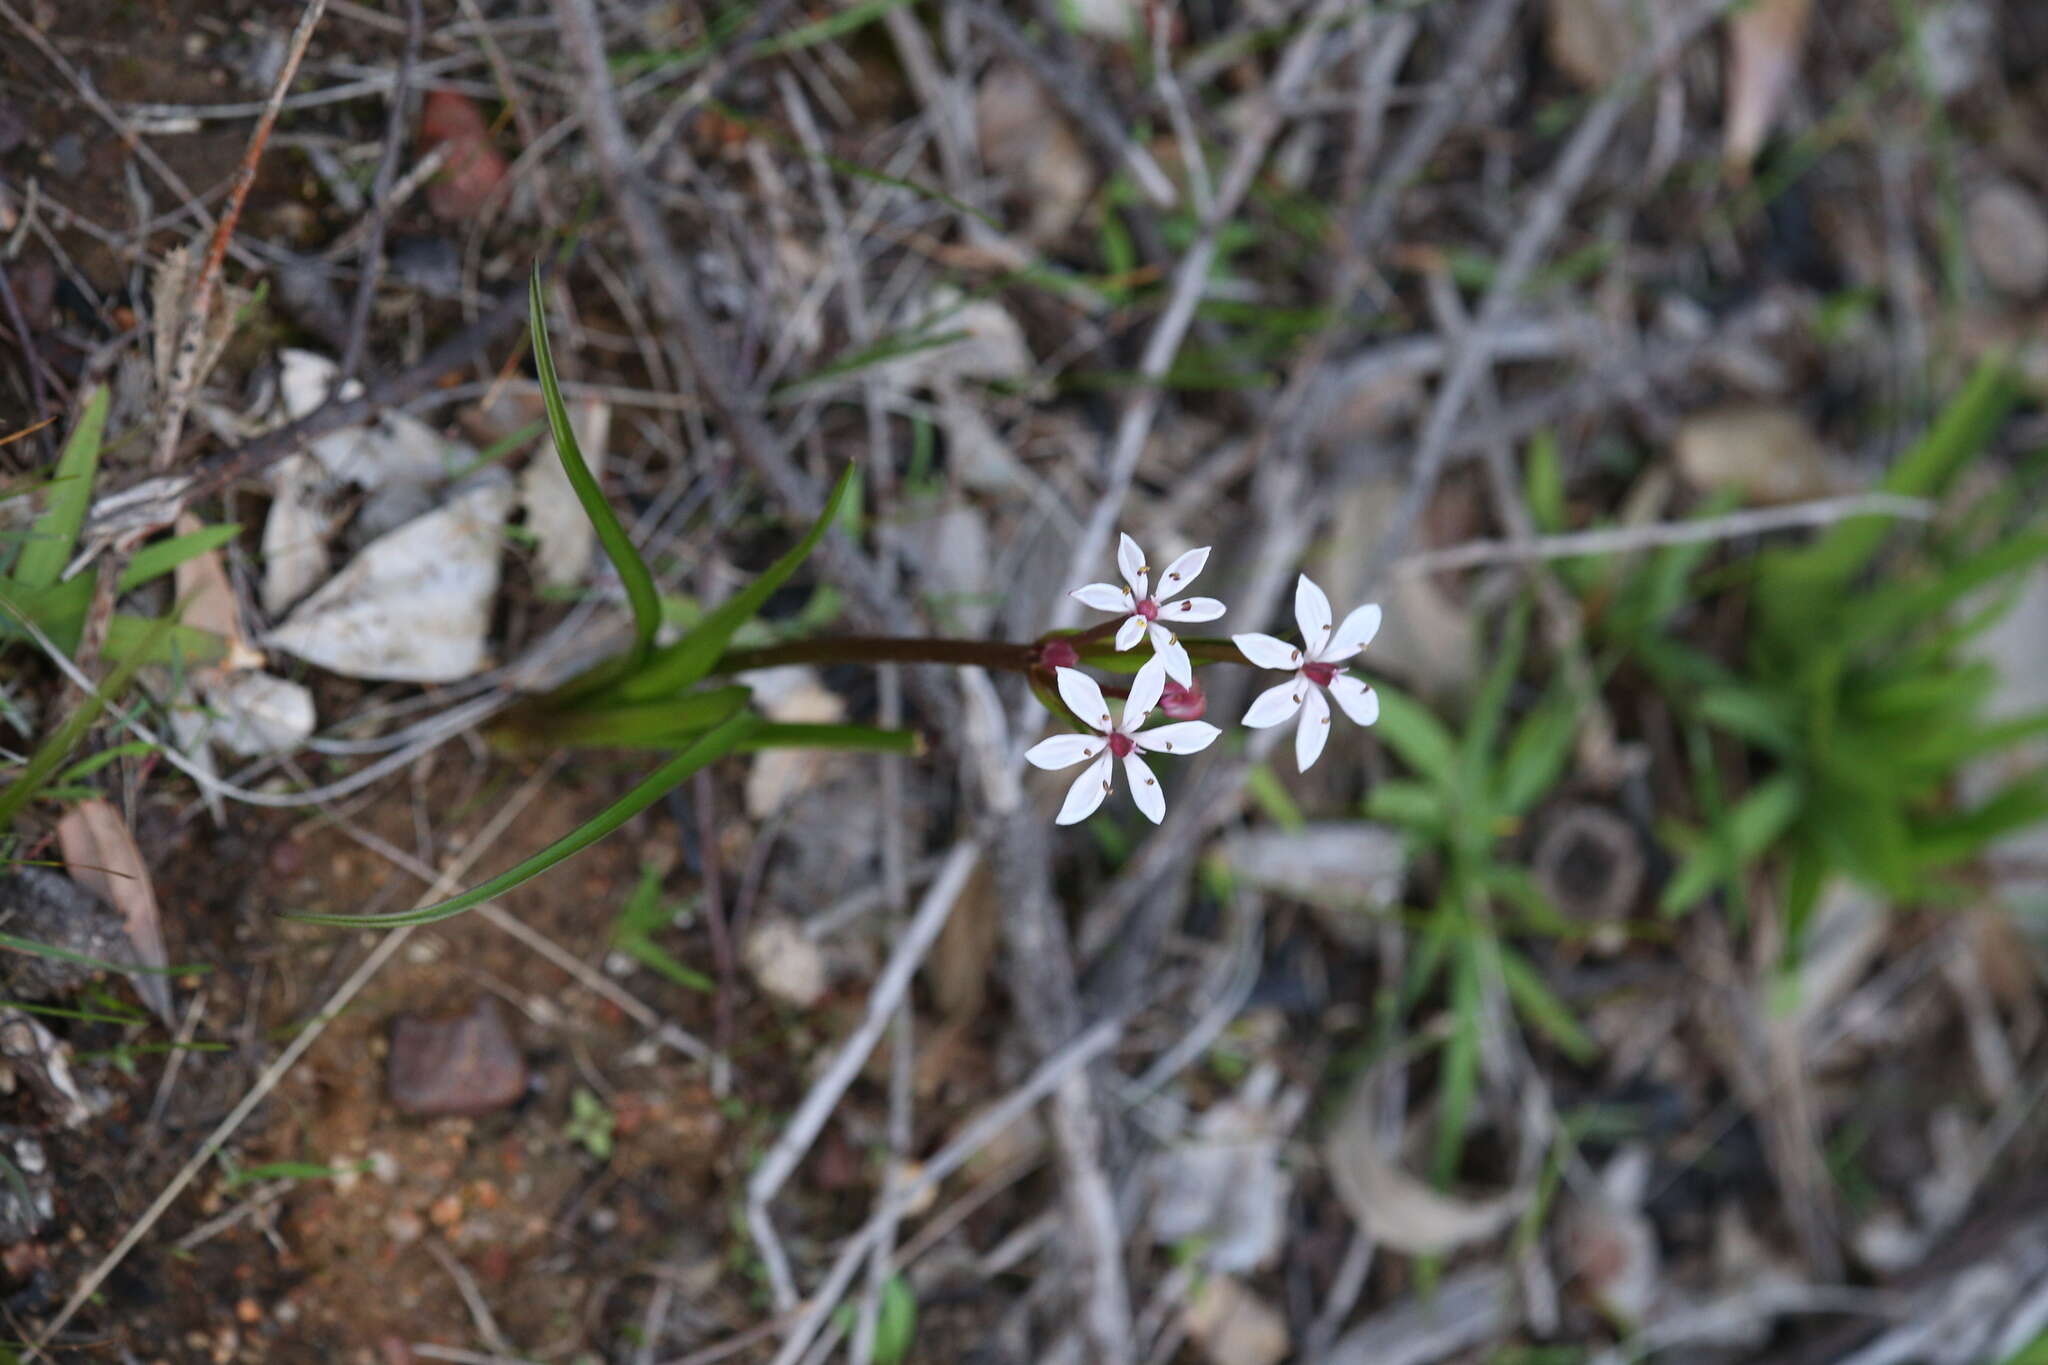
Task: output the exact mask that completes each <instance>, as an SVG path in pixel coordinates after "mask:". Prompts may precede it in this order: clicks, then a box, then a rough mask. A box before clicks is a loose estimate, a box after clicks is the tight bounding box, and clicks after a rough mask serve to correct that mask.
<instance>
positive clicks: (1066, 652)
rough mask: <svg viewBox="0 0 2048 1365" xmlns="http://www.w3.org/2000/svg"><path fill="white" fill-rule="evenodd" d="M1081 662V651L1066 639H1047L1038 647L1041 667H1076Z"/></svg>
mask: <svg viewBox="0 0 2048 1365" xmlns="http://www.w3.org/2000/svg"><path fill="white" fill-rule="evenodd" d="M1080 663H1081V651H1079V650H1077V649H1075V648H1074V646H1073V645H1072V644H1070V643H1068V642H1067V641H1065V640H1047V641H1046V642H1045V643H1044V644H1042V645H1040V646H1039V647H1038V666H1039V667H1040V668H1076V667H1079V665H1080Z"/></svg>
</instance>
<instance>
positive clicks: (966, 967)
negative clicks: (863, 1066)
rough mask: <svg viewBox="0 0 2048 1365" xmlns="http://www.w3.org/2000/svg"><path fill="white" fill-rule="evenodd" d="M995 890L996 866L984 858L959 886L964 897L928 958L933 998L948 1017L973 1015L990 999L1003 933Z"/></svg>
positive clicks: (960, 1020) (964, 1019) (955, 1019)
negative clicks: (990, 974)
mask: <svg viewBox="0 0 2048 1365" xmlns="http://www.w3.org/2000/svg"><path fill="white" fill-rule="evenodd" d="M995 891H996V888H995V869H994V868H993V867H992V866H991V865H990V863H989V862H988V860H987V859H983V860H982V861H980V862H978V863H976V864H975V865H974V871H973V872H972V873H970V874H969V875H968V878H967V885H966V886H964V887H962V888H961V890H960V899H959V901H958V902H957V903H956V904H955V905H954V906H953V913H952V914H951V915H949V916H948V917H947V919H946V926H945V928H943V929H941V930H940V931H939V941H938V942H937V943H935V944H933V945H932V953H931V957H930V958H928V959H926V962H925V972H926V975H927V976H928V977H929V978H930V980H931V985H932V1000H933V1003H935V1004H937V1005H938V1007H939V1013H940V1015H941V1016H943V1017H944V1018H945V1019H947V1020H948V1021H952V1022H956V1023H965V1022H967V1021H968V1020H971V1019H973V1018H974V1017H975V1016H976V1015H978V1014H980V1013H981V1007H982V1005H983V1003H984V1002H985V1001H986V1000H987V999H988V972H989V967H990V965H991V964H992V963H994V961H995V955H996V943H997V940H998V939H1000V937H1001V934H1002V907H1001V905H999V904H998V903H997V900H996V894H995Z"/></svg>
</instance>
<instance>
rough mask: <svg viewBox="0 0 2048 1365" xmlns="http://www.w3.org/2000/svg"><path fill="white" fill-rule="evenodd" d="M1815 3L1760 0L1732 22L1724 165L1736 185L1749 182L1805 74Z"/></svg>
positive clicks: (1739, 12) (1744, 7) (1810, 0)
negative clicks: (1803, 55)
mask: <svg viewBox="0 0 2048 1365" xmlns="http://www.w3.org/2000/svg"><path fill="white" fill-rule="evenodd" d="M1812 13H1813V0H1754V2H1753V3H1751V4H1747V5H1741V6H1738V7H1737V8H1736V10H1735V13H1734V14H1733V15H1731V16H1729V19H1728V98H1727V105H1726V109H1725V114H1724V122H1725V124H1726V132H1725V134H1724V140H1723V142H1722V149H1721V164H1722V165H1723V166H1724V167H1725V168H1726V169H1727V171H1728V174H1729V175H1730V176H1732V177H1734V178H1735V179H1736V180H1738V181H1740V180H1747V179H1748V178H1749V168H1750V163H1751V162H1753V161H1755V160H1756V154H1757V149H1758V148H1760V147H1762V146H1763V145H1764V139H1765V138H1766V137H1768V136H1769V135H1770V131H1771V125H1772V124H1774V123H1776V122H1777V121H1778V111H1779V109H1780V108H1781V107H1782V106H1783V105H1784V102H1785V96H1786V94H1787V93H1789V92H1790V91H1791V89H1792V80H1793V78H1794V77H1795V76H1797V75H1798V74H1799V56H1800V51H1801V49H1803V48H1804V47H1805V45H1806V25H1807V20H1808V19H1809V18H1811V17H1812Z"/></svg>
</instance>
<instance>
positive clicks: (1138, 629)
mask: <svg viewBox="0 0 2048 1365" xmlns="http://www.w3.org/2000/svg"><path fill="white" fill-rule="evenodd" d="M1144 638H1145V618H1144V617H1142V616H1133V617H1132V618H1131V619H1130V620H1128V621H1126V622H1124V623H1123V624H1122V625H1121V626H1118V627H1117V631H1116V647H1117V648H1118V649H1129V648H1130V647H1131V646H1132V645H1134V644H1136V643H1138V641H1140V640H1142V639H1144Z"/></svg>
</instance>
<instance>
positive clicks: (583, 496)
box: [526, 265, 695, 690]
mask: <svg viewBox="0 0 2048 1365" xmlns="http://www.w3.org/2000/svg"><path fill="white" fill-rule="evenodd" d="M526 306H527V322H528V325H529V328H530V330H531V331H532V333H533V361H534V368H535V370H537V371H538V372H539V375H540V393H541V401H542V402H543V403H544V404H545V405H546V407H547V412H548V430H549V431H550V432H552V433H553V434H554V438H555V451H556V453H557V454H559V455H560V456H561V459H562V471H563V472H564V473H566V474H567V475H568V476H569V486H570V487H571V488H573V489H575V490H576V501H578V502H580V503H582V504H583V515H585V516H587V517H589V518H590V524H591V525H592V526H593V527H595V528H596V529H597V540H598V544H600V545H602V546H604V552H605V555H606V556H607V557H608V558H609V559H610V560H611V562H612V567H614V568H616V569H617V570H618V571H619V582H620V584H621V585H622V586H624V588H625V590H626V601H627V603H628V604H629V605H630V606H631V607H632V609H633V648H632V651H631V653H629V654H628V655H627V656H626V657H627V658H628V659H629V660H630V661H631V662H630V664H629V666H628V667H629V670H630V668H631V667H637V666H638V665H639V664H640V662H641V661H643V660H644V659H646V658H647V655H648V653H649V652H650V651H651V650H652V649H653V648H654V634H655V632H656V631H657V630H659V629H660V628H661V595H660V594H659V593H658V592H656V591H655V588H654V575H653V574H652V573H650V572H649V571H648V568H647V561H646V560H644V559H642V558H641V557H640V551H639V550H637V549H635V548H634V546H633V540H632V537H630V536H628V535H627V534H626V528H625V527H624V526H623V525H622V524H621V523H620V521H619V518H618V515H617V514H616V513H614V512H613V511H612V508H611V504H610V503H608V502H606V501H605V496H604V490H603V489H602V488H599V487H598V485H597V477H596V476H595V475H593V474H592V473H591V472H590V465H589V463H588V462H587V461H585V460H584V458H583V448H582V447H581V446H580V445H578V444H577V443H576V428H575V427H574V426H573V425H572V424H571V423H570V421H569V405H568V403H566V402H564V401H563V399H562V384H561V381H560V380H559V379H558V378H557V377H556V375H555V353H554V350H553V348H551V347H550V346H549V345H548V318H547V300H546V298H545V297H544V296H543V294H542V292H541V287H540V267H539V266H538V265H536V266H534V268H533V277H532V279H531V281H530V282H529V283H528V285H527V305H526ZM691 681H692V682H694V681H695V679H692V680H691ZM683 686H688V684H687V683H686V684H683ZM671 690H680V689H671Z"/></svg>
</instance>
